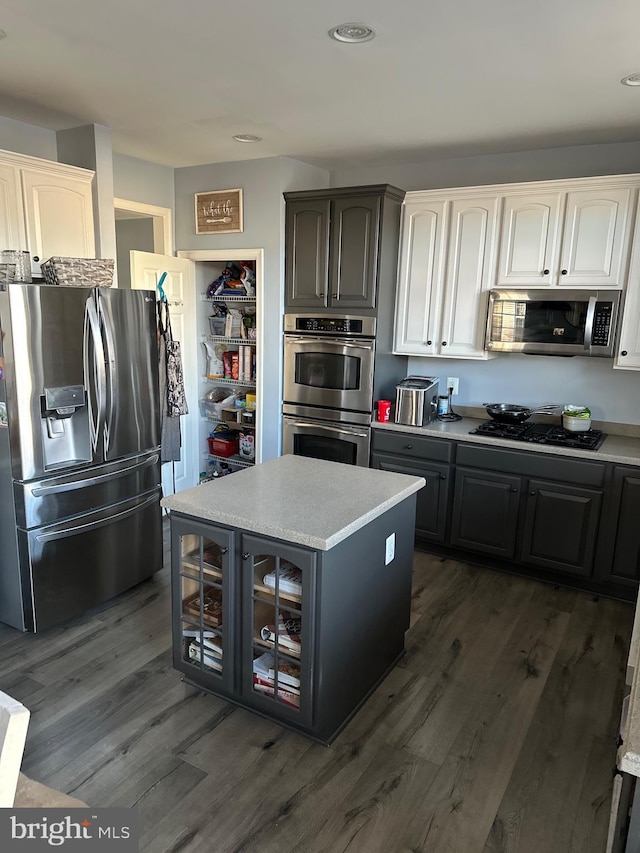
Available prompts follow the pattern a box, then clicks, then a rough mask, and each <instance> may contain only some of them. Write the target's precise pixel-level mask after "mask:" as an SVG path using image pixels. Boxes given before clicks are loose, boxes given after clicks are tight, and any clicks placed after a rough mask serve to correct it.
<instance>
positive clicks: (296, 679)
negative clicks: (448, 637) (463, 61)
mask: <svg viewBox="0 0 640 853" xmlns="http://www.w3.org/2000/svg"><path fill="white" fill-rule="evenodd" d="M423 485H424V479H423V478H421V477H413V476H407V475H405V474H399V473H389V472H381V471H374V470H372V469H368V468H359V467H356V466H351V465H342V464H339V463H336V462H327V461H324V460H320V459H310V458H306V457H303V456H283V457H280V458H279V459H273V460H270V461H269V462H264V463H262V464H261V465H256V466H254V467H252V468H247V469H245V470H244V471H240V472H237V473H235V474H233V475H231V476H229V477H224V478H222V479H219V480H214V481H211V482H209V483H205V484H203V485H199V486H196V487H195V488H192V489H189V490H187V491H184V492H180V493H179V494H177V495H173V496H171V497H167V498H165V499H164V500H163V501H162V504H163V506H165V507H168V508H169V509H170V510H171V567H172V611H173V617H172V618H173V638H174V642H173V662H174V666H175V668H176V669H178V670H179V671H180V672H182V673H183V675H184V677H185V680H186V681H188V682H189V683H192V684H194V685H197V686H198V687H201V688H202V689H204V690H207V691H209V692H211V693H215V694H216V695H217V696H221V697H224V698H225V699H228V700H229V701H231V702H235V703H236V704H238V705H241V706H243V707H244V708H248V709H250V710H252V711H255V712H257V713H259V714H261V715H263V716H265V717H269V718H272V719H274V720H277V721H278V722H280V723H282V724H283V725H286V726H288V727H290V728H293V729H295V730H297V731H300V732H302V733H304V734H306V735H308V736H310V737H312V738H314V739H316V740H318V741H320V742H322V743H329V742H331V741H332V740H333V738H334V737H335V736H336V734H337V733H338V732H339V731H340V730H341V729H342V727H343V726H344V725H345V724H346V722H347V721H348V720H349V718H350V717H351V716H352V715H353V714H354V713H355V712H356V710H357V709H358V708H359V707H360V705H361V704H362V703H363V702H364V701H365V700H366V698H367V697H368V696H369V694H370V693H371V692H372V691H373V690H374V689H375V687H376V686H377V685H378V684H379V683H380V681H381V680H382V679H383V678H384V677H385V675H386V674H387V672H388V671H389V670H390V669H391V668H392V667H393V665H394V664H395V662H396V661H397V660H398V658H399V657H400V655H401V654H402V652H403V650H404V634H405V631H406V630H407V628H408V627H409V611H410V603H411V567H412V560H413V540H414V529H415V510H416V493H417V492H418V491H419V490H420V489H421V488H422V487H423Z"/></svg>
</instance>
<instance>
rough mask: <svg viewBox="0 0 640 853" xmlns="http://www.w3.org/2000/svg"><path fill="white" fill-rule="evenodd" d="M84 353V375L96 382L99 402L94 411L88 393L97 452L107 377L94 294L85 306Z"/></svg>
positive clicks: (90, 427) (92, 440)
mask: <svg viewBox="0 0 640 853" xmlns="http://www.w3.org/2000/svg"><path fill="white" fill-rule="evenodd" d="M89 336H90V337H91V342H92V343H93V359H90V358H89ZM83 355H84V375H85V377H86V378H87V379H89V380H92V381H93V382H94V384H95V388H96V397H97V403H98V412H97V414H96V413H94V411H93V403H92V400H91V394H88V395H87V396H88V398H89V429H90V431H91V443H92V445H93V450H94V453H96V452H97V450H98V441H99V439H100V434H101V432H102V427H103V425H104V418H105V407H106V401H105V397H106V385H107V379H106V371H105V362H104V347H103V345H102V335H101V334H100V321H99V320H98V311H97V308H96V303H95V301H94V298H93V296H90V297H89V298H88V299H87V304H86V308H85V322H84V342H83Z"/></svg>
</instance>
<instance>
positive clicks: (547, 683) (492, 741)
mask: <svg viewBox="0 0 640 853" xmlns="http://www.w3.org/2000/svg"><path fill="white" fill-rule="evenodd" d="M167 565H168V558H167ZM169 613H170V602H169V573H168V569H164V570H163V571H162V572H160V573H159V574H158V575H157V576H156V577H155V578H154V579H153V580H151V581H148V582H145V583H143V584H141V585H140V586H139V587H137V588H136V589H134V590H133V591H131V592H129V593H126V594H125V595H123V596H120V597H119V598H118V599H116V600H115V601H114V602H112V603H110V604H109V605H107V606H104V607H102V608H98V609H96V610H95V611H92V612H91V613H89V614H87V615H85V616H84V617H82V618H80V619H76V620H75V621H74V622H71V623H69V624H68V625H66V626H65V627H64V628H60V629H57V630H53V631H50V632H47V633H45V634H42V635H35V636H34V635H29V634H24V635H23V634H20V633H19V632H17V631H14V630H12V629H10V628H7V627H3V626H0V690H4V691H6V692H8V693H10V694H12V695H13V696H15V697H17V698H18V699H20V700H21V701H22V702H24V703H25V704H26V705H27V706H28V707H29V708H30V709H31V711H32V717H31V724H30V727H29V735H28V739H27V747H26V752H25V757H24V762H23V770H24V771H25V772H26V773H27V774H28V775H30V776H32V777H33V778H35V779H37V780H39V781H42V782H45V783H46V784H48V785H52V786H54V787H56V788H59V789H61V790H63V791H65V792H67V793H69V794H73V795H74V796H76V797H79V798H81V799H83V800H85V801H86V802H88V803H89V804H90V805H95V806H116V805H117V806H136V807H137V809H138V813H139V818H140V825H141V846H140V849H141V850H142V851H145V852H147V851H148V853H177V851H188V853H191V852H192V851H193V853H196V851H202V852H203V853H227V852H228V853H232V852H233V853H240V851H242V853H294V851H295V853H342V851H349V853H360V851H362V853H418V852H419V851H420V853H499V851H501V853H502V851H504V853H507V851H508V853H515V851H518V853H603V851H604V849H605V841H606V832H607V825H608V817H609V808H610V798H611V782H612V771H613V767H614V762H615V750H616V737H617V727H618V723H619V716H620V708H621V703H622V695H623V682H624V671H625V666H626V657H627V651H628V646H629V641H630V634H631V626H632V620H633V606H632V605H630V604H625V603H621V602H616V601H611V600H607V599H602V598H597V597H595V596H593V595H590V594H587V593H583V592H575V591H572V590H567V589H562V588H554V587H552V586H547V585H544V584H540V583H537V582H536V581H531V580H527V579H525V578H521V577H517V576H511V575H506V574H502V573H499V572H494V571H491V570H490V569H485V568H477V567H474V566H470V565H467V564H464V563H458V562H454V561H451V560H444V559H442V558H440V557H434V556H430V555H428V554H424V553H418V552H416V555H415V563H414V596H413V611H412V624H411V628H410V630H409V632H408V633H407V637H406V648H407V653H406V655H405V656H404V657H403V658H402V660H401V661H400V663H399V664H398V666H396V668H395V669H394V670H393V671H392V672H391V674H390V675H389V676H388V678H387V679H386V680H385V681H384V683H383V684H382V685H381V686H380V688H379V689H378V690H377V692H376V693H375V694H374V696H373V697H372V698H371V699H370V700H369V701H368V702H367V704H366V705H365V706H364V707H363V708H362V709H361V711H360V712H359V713H358V714H357V715H356V716H355V717H354V719H353V720H352V721H351V722H350V724H349V725H348V726H347V728H346V729H345V730H344V731H343V732H342V734H341V735H340V736H339V737H338V738H337V739H336V741H335V742H334V743H333V745H332V746H331V747H329V748H327V747H323V746H320V745H318V744H315V743H313V742H311V741H309V740H307V739H305V738H303V737H301V736H299V735H297V734H294V733H292V732H289V731H287V730H285V729H283V728H281V727H280V726H278V725H276V724H275V723H270V722H267V721H266V720H263V719H261V718H260V717H257V716H255V715H253V714H250V713H249V712H247V711H244V710H241V709H238V708H235V707H234V706H231V705H229V704H228V703H226V702H224V701H222V700H220V699H218V698H216V697H214V696H210V695H208V694H205V693H201V692H199V691H198V690H195V689H194V688H192V687H189V686H187V685H185V684H184V683H183V682H182V681H181V677H180V675H179V674H178V673H177V672H175V671H174V670H173V668H172V665H171V654H170V622H169Z"/></svg>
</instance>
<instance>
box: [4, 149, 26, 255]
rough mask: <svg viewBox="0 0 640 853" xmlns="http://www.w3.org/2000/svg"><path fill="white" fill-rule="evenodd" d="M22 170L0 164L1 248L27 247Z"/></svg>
mask: <svg viewBox="0 0 640 853" xmlns="http://www.w3.org/2000/svg"><path fill="white" fill-rule="evenodd" d="M26 248H27V244H26V238H25V234H24V213H23V210H22V197H21V195H20V172H19V171H18V169H17V168H16V167H15V166H5V165H1V164H0V249H26Z"/></svg>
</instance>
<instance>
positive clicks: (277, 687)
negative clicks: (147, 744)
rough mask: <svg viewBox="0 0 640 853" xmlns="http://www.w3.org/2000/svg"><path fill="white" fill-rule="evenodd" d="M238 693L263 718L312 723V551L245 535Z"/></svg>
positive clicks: (241, 547) (242, 547) (313, 580)
mask: <svg viewBox="0 0 640 853" xmlns="http://www.w3.org/2000/svg"><path fill="white" fill-rule="evenodd" d="M240 550H241V553H242V566H241V572H242V596H243V637H242V695H243V698H244V700H245V701H246V702H247V703H248V704H251V705H253V706H254V707H255V708H256V709H258V710H261V711H263V712H264V713H265V714H267V715H268V716H275V717H280V718H282V719H284V720H289V721H290V722H292V723H294V724H295V725H298V726H301V725H304V726H306V727H309V726H311V725H312V722H313V713H312V709H313V685H312V680H311V672H312V670H313V663H312V657H313V648H314V628H315V623H314V620H313V614H314V610H315V577H316V572H315V565H316V555H315V553H314V552H313V551H309V550H307V549H305V548H297V547H296V546H295V545H286V544H284V543H281V542H274V541H271V540H268V539H263V538H261V537H259V536H252V535H250V534H244V535H243V536H242V541H241V545H240Z"/></svg>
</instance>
